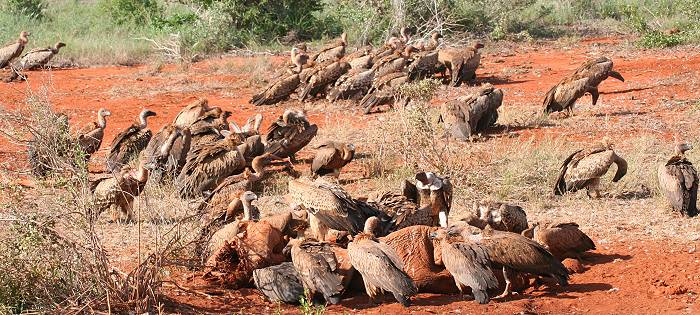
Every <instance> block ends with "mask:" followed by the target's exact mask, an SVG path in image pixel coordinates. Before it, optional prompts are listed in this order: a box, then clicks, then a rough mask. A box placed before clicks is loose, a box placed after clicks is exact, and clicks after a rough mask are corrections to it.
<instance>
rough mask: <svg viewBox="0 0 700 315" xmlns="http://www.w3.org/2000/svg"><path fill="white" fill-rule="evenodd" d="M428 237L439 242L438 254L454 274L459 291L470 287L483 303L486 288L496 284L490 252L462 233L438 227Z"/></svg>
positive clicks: (493, 286) (487, 295)
mask: <svg viewBox="0 0 700 315" xmlns="http://www.w3.org/2000/svg"><path fill="white" fill-rule="evenodd" d="M431 238H432V239H435V240H437V241H439V242H440V254H441V255H440V256H441V258H442V263H443V264H444V265H445V268H446V269H447V270H448V271H449V272H450V274H451V275H452V276H453V277H454V281H455V284H456V285H457V288H458V289H459V291H460V292H461V293H462V294H464V289H465V287H469V288H471V291H472V295H473V296H474V300H476V301H477V302H479V304H486V303H488V302H489V300H490V297H489V294H488V292H487V291H488V290H489V289H493V288H497V287H498V280H497V279H496V275H494V273H493V271H492V269H491V268H492V267H491V260H490V258H489V252H488V250H487V249H486V248H484V247H483V246H480V245H479V244H476V243H474V242H470V241H469V240H468V239H465V238H464V237H463V236H462V234H461V233H456V232H452V231H450V232H448V231H446V230H445V229H438V230H436V231H435V232H433V233H432V234H431Z"/></svg>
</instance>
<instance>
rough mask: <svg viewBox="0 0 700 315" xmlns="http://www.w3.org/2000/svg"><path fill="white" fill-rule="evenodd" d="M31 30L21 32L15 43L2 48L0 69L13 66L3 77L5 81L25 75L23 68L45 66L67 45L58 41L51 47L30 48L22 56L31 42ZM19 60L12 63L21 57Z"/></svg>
mask: <svg viewBox="0 0 700 315" xmlns="http://www.w3.org/2000/svg"><path fill="white" fill-rule="evenodd" d="M29 35H31V33H29V32H21V33H20V34H19V38H18V39H17V41H16V42H15V43H12V44H9V45H5V46H4V47H2V48H0V69H3V68H5V67H10V68H11V73H10V75H9V76H8V77H5V78H3V81H5V82H11V81H13V80H15V79H17V78H20V77H24V75H23V73H22V70H36V69H41V68H43V67H45V66H46V65H47V64H48V63H49V61H51V59H53V57H54V56H56V55H57V54H58V51H59V50H60V49H61V48H63V47H65V46H66V44H64V43H62V42H57V43H56V44H55V45H53V46H50V47H38V48H34V49H32V50H30V51H29V52H28V53H26V54H24V56H22V52H23V51H24V47H25V46H26V45H27V43H29ZM20 56H21V58H19V60H18V62H16V63H15V64H11V63H12V61H13V60H15V59H16V58H18V57H20Z"/></svg>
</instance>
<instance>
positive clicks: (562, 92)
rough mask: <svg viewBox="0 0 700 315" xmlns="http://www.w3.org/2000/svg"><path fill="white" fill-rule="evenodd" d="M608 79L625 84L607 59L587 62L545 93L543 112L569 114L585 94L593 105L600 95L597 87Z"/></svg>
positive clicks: (602, 58) (623, 79) (599, 58)
mask: <svg viewBox="0 0 700 315" xmlns="http://www.w3.org/2000/svg"><path fill="white" fill-rule="evenodd" d="M608 77H613V78H615V79H618V80H620V81H622V82H625V78H623V77H622V75H620V73H618V72H617V71H615V70H613V62H612V60H610V59H608V58H607V57H598V58H595V59H590V60H587V61H586V62H584V63H583V64H582V65H581V66H580V67H578V69H576V71H574V73H572V74H570V75H568V76H566V77H564V78H563V79H562V80H561V81H559V83H557V85H555V86H553V87H552V88H551V89H550V90H549V92H547V95H546V96H545V98H544V112H545V113H553V112H561V111H564V110H566V111H567V112H569V113H571V112H572V111H573V109H574V104H575V103H576V100H578V99H579V98H580V97H581V96H583V95H584V94H586V93H590V94H591V97H592V99H593V105H595V104H596V103H597V102H598V96H599V95H600V94H599V93H598V85H599V84H600V83H601V82H603V81H604V80H605V79H607V78H608Z"/></svg>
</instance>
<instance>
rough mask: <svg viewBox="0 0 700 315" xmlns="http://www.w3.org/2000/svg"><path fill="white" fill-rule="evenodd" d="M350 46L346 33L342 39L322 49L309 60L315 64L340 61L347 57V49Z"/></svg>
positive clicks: (341, 35) (341, 36) (342, 35)
mask: <svg viewBox="0 0 700 315" xmlns="http://www.w3.org/2000/svg"><path fill="white" fill-rule="evenodd" d="M347 45H348V37H347V34H346V33H342V34H340V38H338V39H336V40H335V41H333V42H332V43H330V44H328V45H326V46H324V47H322V48H321V49H319V51H318V52H316V53H315V54H313V55H311V56H310V57H309V60H311V61H314V62H324V61H327V60H338V59H340V58H342V57H343V56H344V55H345V47H346V46H347Z"/></svg>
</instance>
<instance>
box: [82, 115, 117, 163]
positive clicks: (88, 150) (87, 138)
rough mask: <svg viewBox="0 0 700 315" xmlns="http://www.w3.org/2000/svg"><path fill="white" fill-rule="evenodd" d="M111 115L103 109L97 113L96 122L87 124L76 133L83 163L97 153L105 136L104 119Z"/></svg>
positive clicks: (105, 121) (105, 124)
mask: <svg viewBox="0 0 700 315" xmlns="http://www.w3.org/2000/svg"><path fill="white" fill-rule="evenodd" d="M110 115H112V113H111V112H110V111H108V110H106V109H104V108H100V110H99V111H97V121H93V122H91V123H89V124H87V125H86V126H85V127H83V128H82V129H80V131H78V136H77V140H78V145H79V146H80V149H81V150H83V152H85V161H89V160H90V156H92V154H93V153H95V152H97V150H99V149H100V146H101V145H102V139H103V138H104V136H105V128H106V127H107V119H106V118H105V117H107V116H110Z"/></svg>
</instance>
